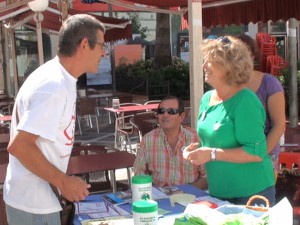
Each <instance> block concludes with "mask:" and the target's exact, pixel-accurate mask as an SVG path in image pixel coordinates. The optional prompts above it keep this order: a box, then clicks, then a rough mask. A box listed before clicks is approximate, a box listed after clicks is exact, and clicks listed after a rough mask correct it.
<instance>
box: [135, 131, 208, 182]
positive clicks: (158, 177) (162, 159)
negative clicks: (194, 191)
mask: <svg viewBox="0 0 300 225" xmlns="http://www.w3.org/2000/svg"><path fill="white" fill-rule="evenodd" d="M194 142H199V138H198V135H197V133H196V131H195V130H193V129H191V128H187V127H181V129H180V133H179V138H178V142H177V145H176V149H175V151H172V148H171V146H170V144H169V143H168V141H167V137H166V135H165V133H164V131H163V130H162V129H161V128H156V129H154V130H152V131H151V132H149V133H147V134H146V135H145V136H144V137H143V140H142V142H141V145H140V149H139V150H138V151H137V156H136V160H135V163H134V166H133V170H134V174H135V175H138V174H151V175H152V178H153V184H154V185H160V184H162V183H164V182H165V185H179V184H187V183H193V182H194V181H196V180H197V179H198V178H199V177H200V176H201V175H203V174H201V167H200V166H194V165H192V164H191V163H190V162H188V161H187V160H185V159H184V158H183V156H182V152H183V150H184V148H185V147H186V146H188V145H189V144H191V143H194Z"/></svg>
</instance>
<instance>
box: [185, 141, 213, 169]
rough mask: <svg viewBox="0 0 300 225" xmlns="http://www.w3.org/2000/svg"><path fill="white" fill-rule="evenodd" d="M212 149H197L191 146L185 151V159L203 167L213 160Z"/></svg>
mask: <svg viewBox="0 0 300 225" xmlns="http://www.w3.org/2000/svg"><path fill="white" fill-rule="evenodd" d="M210 153H211V148H208V147H200V148H196V147H195V145H194V144H191V145H189V146H188V147H186V148H185V149H184V151H183V157H184V158H185V159H186V160H188V161H190V162H191V163H192V164H194V165H202V164H205V163H207V162H209V161H210V160H211V157H210Z"/></svg>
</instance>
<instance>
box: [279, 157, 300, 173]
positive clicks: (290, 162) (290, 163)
mask: <svg viewBox="0 0 300 225" xmlns="http://www.w3.org/2000/svg"><path fill="white" fill-rule="evenodd" d="M278 163H279V166H280V168H281V169H283V168H287V169H295V170H296V169H297V170H298V171H299V166H300V152H280V154H279V161H278Z"/></svg>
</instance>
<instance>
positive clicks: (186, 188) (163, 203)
mask: <svg viewBox="0 0 300 225" xmlns="http://www.w3.org/2000/svg"><path fill="white" fill-rule="evenodd" d="M178 188H179V189H180V190H182V191H183V192H184V193H188V194H193V195H195V196H196V197H202V196H206V195H208V193H207V192H205V191H202V190H200V189H198V188H196V187H194V186H192V185H188V184H185V185H179V186H178ZM85 201H86V202H88V201H93V202H95V201H97V202H101V201H102V199H101V195H100V194H98V195H90V196H88V197H87V198H86V200H85ZM157 202H158V207H159V208H161V209H164V210H167V211H170V213H168V214H166V215H164V217H165V218H166V217H168V216H174V215H178V214H180V213H182V212H183V211H184V209H185V207H184V206H182V205H179V204H175V206H174V207H172V206H171V205H170V199H160V200H157ZM120 207H121V208H122V209H124V210H126V211H127V212H130V213H131V204H124V205H120ZM86 219H89V217H88V216H87V215H84V214H83V215H79V216H77V215H75V218H74V225H81V223H80V221H82V220H86Z"/></svg>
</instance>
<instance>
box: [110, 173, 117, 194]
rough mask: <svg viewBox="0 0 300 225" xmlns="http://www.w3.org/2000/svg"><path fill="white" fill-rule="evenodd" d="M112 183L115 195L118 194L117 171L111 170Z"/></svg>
mask: <svg viewBox="0 0 300 225" xmlns="http://www.w3.org/2000/svg"><path fill="white" fill-rule="evenodd" d="M109 173H110V182H111V186H112V189H113V193H116V192H117V182H116V173H115V170H110V171H109Z"/></svg>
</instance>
